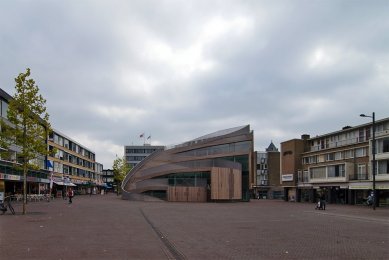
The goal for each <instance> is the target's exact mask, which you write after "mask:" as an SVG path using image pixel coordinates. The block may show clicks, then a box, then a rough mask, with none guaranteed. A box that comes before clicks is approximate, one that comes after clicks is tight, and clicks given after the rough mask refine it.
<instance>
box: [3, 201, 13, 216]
mask: <svg viewBox="0 0 389 260" xmlns="http://www.w3.org/2000/svg"><path fill="white" fill-rule="evenodd" d="M7 209H9V211H11V213H12V215H15V210H14V208H13V207H12V205H11V197H5V198H4V202H2V203H0V210H1V211H2V214H1V215H4V214H5V212H6V211H7Z"/></svg>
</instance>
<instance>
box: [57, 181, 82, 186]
mask: <svg viewBox="0 0 389 260" xmlns="http://www.w3.org/2000/svg"><path fill="white" fill-rule="evenodd" d="M54 183H55V184H57V185H61V186H71V187H75V186H77V185H76V184H74V183H72V182H65V183H64V182H63V181H54Z"/></svg>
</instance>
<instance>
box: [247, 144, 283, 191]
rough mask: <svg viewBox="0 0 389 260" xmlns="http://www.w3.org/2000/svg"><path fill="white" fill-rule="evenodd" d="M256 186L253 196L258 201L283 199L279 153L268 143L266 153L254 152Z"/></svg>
mask: <svg viewBox="0 0 389 260" xmlns="http://www.w3.org/2000/svg"><path fill="white" fill-rule="evenodd" d="M256 165H257V168H256V185H255V186H254V189H253V190H254V195H255V197H256V198H260V199H280V198H283V188H282V186H281V183H280V152H279V151H278V149H277V147H276V146H275V145H274V144H273V142H271V143H270V145H269V147H268V148H267V149H266V152H256Z"/></svg>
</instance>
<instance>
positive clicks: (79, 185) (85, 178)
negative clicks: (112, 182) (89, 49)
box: [47, 130, 104, 196]
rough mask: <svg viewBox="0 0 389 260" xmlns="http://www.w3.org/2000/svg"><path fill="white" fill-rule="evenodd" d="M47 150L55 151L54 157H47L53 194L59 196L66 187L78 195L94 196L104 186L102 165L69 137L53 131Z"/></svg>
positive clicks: (89, 152) (89, 151) (93, 154)
mask: <svg viewBox="0 0 389 260" xmlns="http://www.w3.org/2000/svg"><path fill="white" fill-rule="evenodd" d="M48 146H49V150H53V149H55V151H56V153H55V155H54V156H48V158H47V159H48V161H49V164H50V165H51V166H52V168H50V170H51V171H52V179H53V183H54V187H53V192H54V193H55V195H56V196H60V194H61V192H65V190H66V189H67V187H68V186H72V187H73V189H75V191H76V193H78V194H90V193H92V194H96V193H97V192H98V191H99V190H100V189H101V187H102V186H103V185H104V184H103V182H102V177H101V176H102V165H101V164H99V163H97V162H96V161H95V159H96V155H95V153H94V152H92V151H91V150H89V149H88V148H86V147H85V146H83V145H81V144H79V143H77V142H76V141H75V140H73V139H71V138H70V137H68V136H66V135H64V134H63V133H60V132H59V131H58V130H53V132H52V133H51V134H50V135H49V139H48Z"/></svg>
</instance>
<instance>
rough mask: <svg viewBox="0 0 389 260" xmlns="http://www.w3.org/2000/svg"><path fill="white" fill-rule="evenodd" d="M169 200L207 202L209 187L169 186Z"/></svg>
mask: <svg viewBox="0 0 389 260" xmlns="http://www.w3.org/2000/svg"><path fill="white" fill-rule="evenodd" d="M167 198H168V201H173V202H206V201H207V189H206V188H205V187H184V186H169V188H168V193H167Z"/></svg>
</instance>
